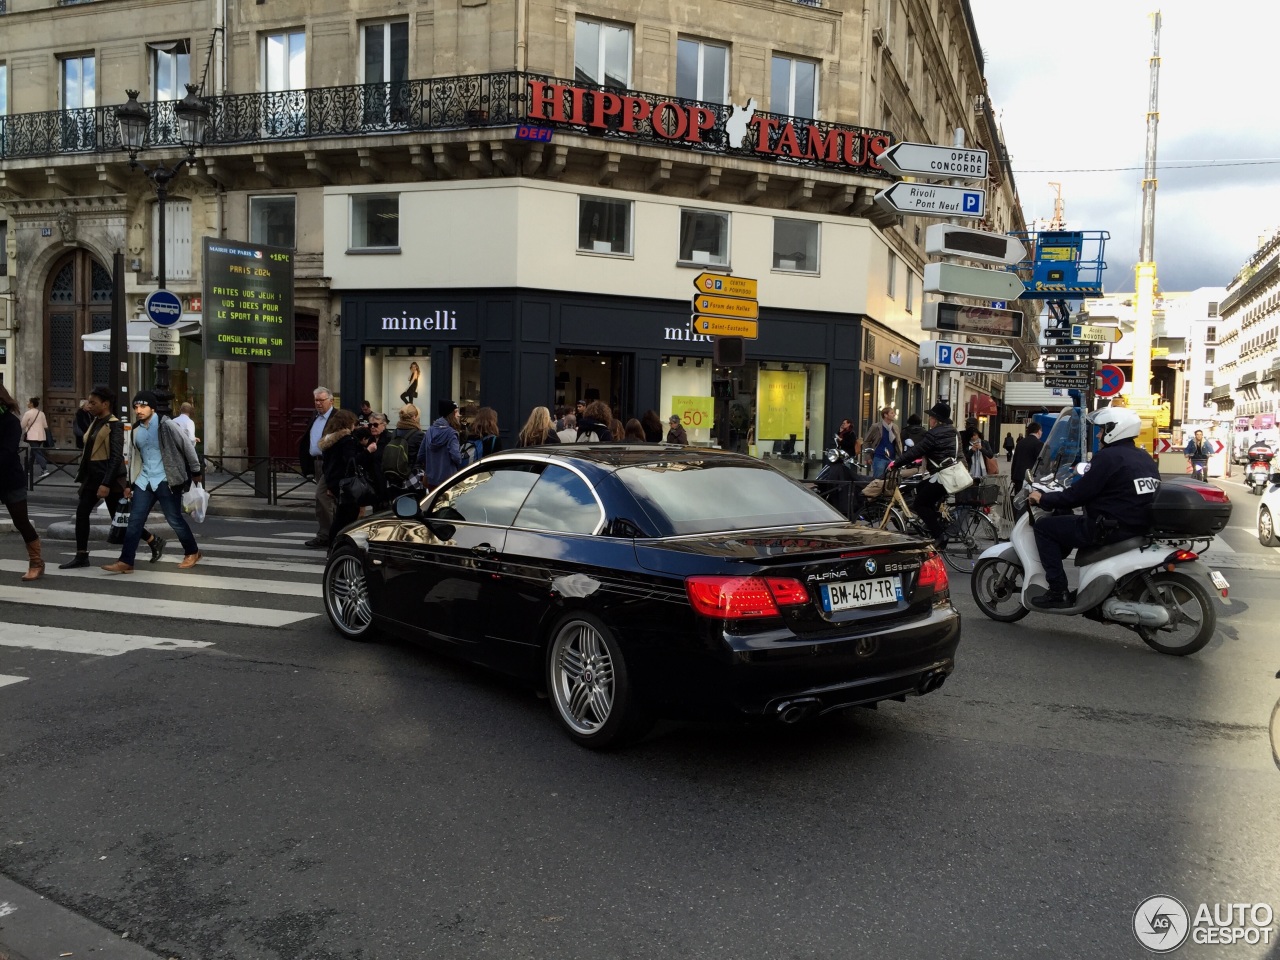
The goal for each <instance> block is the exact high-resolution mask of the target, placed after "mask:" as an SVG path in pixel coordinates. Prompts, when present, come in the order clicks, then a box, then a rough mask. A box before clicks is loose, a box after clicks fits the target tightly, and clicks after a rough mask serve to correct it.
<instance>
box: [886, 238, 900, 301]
mask: <svg viewBox="0 0 1280 960" xmlns="http://www.w3.org/2000/svg"><path fill="white" fill-rule="evenodd" d="M887 270H888V279H887V282H886V283H885V293H887V294H888V295H889V299H890V300H892V299H893V298H894V297H896V296H897V295H898V258H897V256H896V255H895V254H894V252H893V251H892V250H890V251H889V265H888V267H887Z"/></svg>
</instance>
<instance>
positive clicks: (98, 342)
mask: <svg viewBox="0 0 1280 960" xmlns="http://www.w3.org/2000/svg"><path fill="white" fill-rule="evenodd" d="M155 326H156V325H155V324H154V323H152V322H151V321H150V320H130V321H129V326H128V337H129V352H130V353H150V352H151V331H152V330H154V329H155ZM177 328H178V333H179V335H181V336H183V337H197V336H199V335H200V314H198V313H184V314H183V315H182V319H181V320H179V321H178V323H177ZM80 339H81V340H82V341H84V352H85V353H110V352H111V331H110V330H99V331H98V332H97V333H86V334H83V335H82V336H81V337H80Z"/></svg>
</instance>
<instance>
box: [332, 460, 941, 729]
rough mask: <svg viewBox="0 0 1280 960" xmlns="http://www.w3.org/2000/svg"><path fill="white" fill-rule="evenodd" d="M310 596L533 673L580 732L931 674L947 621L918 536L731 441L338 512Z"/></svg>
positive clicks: (344, 622) (357, 620) (340, 614)
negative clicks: (359, 514)
mask: <svg viewBox="0 0 1280 960" xmlns="http://www.w3.org/2000/svg"><path fill="white" fill-rule="evenodd" d="M324 605H325V610H326V612H327V613H328V615H329V619H330V620H331V621H332V623H333V625H334V626H335V627H336V628H337V629H338V630H339V631H340V632H341V633H342V634H344V635H345V636H347V637H349V638H351V639H353V640H365V639H370V638H372V637H373V636H374V635H375V634H376V633H377V632H378V631H385V632H387V633H390V634H395V635H397V636H401V637H405V638H408V639H412V640H418V641H423V642H425V643H427V644H429V645H431V646H432V647H434V648H436V649H439V650H443V651H445V652H448V653H449V654H451V655H453V656H457V657H461V658H463V659H466V660H469V661H473V662H475V663H479V664H483V665H486V666H488V667H491V668H493V669H495V670H499V671H502V672H504V673H507V674H511V675H514V676H517V677H520V678H523V679H524V680H526V681H528V682H530V683H533V684H535V685H537V686H538V687H540V688H544V689H545V690H546V692H547V694H548V696H549V698H550V700H551V703H552V704H553V706H554V708H555V715H556V717H557V719H558V720H559V721H560V723H561V724H562V725H563V726H564V728H565V730H566V731H568V733H569V735H570V736H571V737H572V738H574V739H575V740H577V741H578V742H579V743H582V744H584V745H585V746H588V747H605V746H609V745H611V744H616V743H619V742H623V741H625V740H626V739H628V738H630V737H632V736H635V735H637V734H638V733H640V732H641V731H642V730H643V729H644V727H645V725H646V723H647V721H648V720H649V719H650V718H652V717H654V716H659V715H660V716H667V717H676V718H699V717H703V718H705V717H714V716H724V715H726V714H728V715H735V714H736V715H745V716H755V717H766V718H773V719H777V720H780V721H782V722H786V723H795V722H797V721H800V720H803V719H805V718H807V717H810V716H816V715H818V714H821V713H826V712H828V711H831V710H835V709H838V708H841V707H848V706H854V705H857V704H870V703H876V702H878V701H881V700H887V699H898V700H903V699H905V698H906V697H907V696H908V695H910V694H924V693H929V692H930V691H932V690H935V689H937V688H938V687H940V686H941V685H942V683H943V681H944V680H945V679H946V678H947V676H948V675H949V674H950V673H951V671H952V669H953V667H954V660H953V657H954V655H955V651H956V645H957V643H958V642H959V640H960V617H959V614H958V613H957V612H956V610H955V608H954V607H952V605H951V601H950V597H949V593H948V586H947V572H946V568H945V567H944V566H943V563H942V559H941V558H940V557H939V556H938V555H937V554H936V553H935V552H934V550H933V547H932V546H931V545H930V544H928V543H926V542H924V541H921V540H920V539H918V538H915V537H912V536H908V535H904V534H898V533H892V532H885V531H879V530H872V529H870V528H867V527H861V526H855V525H852V524H850V523H849V521H848V520H846V519H845V517H843V516H842V515H841V514H840V513H839V512H837V511H836V510H835V509H833V508H832V507H831V506H829V505H828V504H827V503H826V502H825V501H823V500H822V499H821V498H820V497H818V496H817V495H816V494H814V493H812V492H811V491H810V490H809V489H808V488H806V487H805V486H803V485H802V484H799V483H797V482H795V481H793V480H791V479H789V478H787V477H786V476H784V475H783V474H781V473H779V472H778V471H776V470H774V469H773V468H772V467H771V466H769V465H768V464H767V463H764V462H761V461H758V460H754V459H751V458H750V457H746V456H741V455H739V454H733V453H726V452H722V451H719V450H709V449H701V448H693V447H677V446H668V445H654V444H636V445H624V444H598V445H569V444H565V445H562V446H545V447H534V448H526V449H521V450H512V451H508V452H504V453H499V454H496V455H491V456H488V457H485V458H484V459H483V460H482V461H480V462H479V463H475V464H472V465H471V466H469V467H466V468H464V469H463V470H461V471H460V472H458V473H457V474H455V475H454V476H453V477H451V478H450V479H449V480H447V481H445V482H444V483H443V484H441V485H440V486H439V487H438V488H436V489H435V490H434V491H432V492H431V493H430V494H429V495H427V496H426V497H425V498H423V499H422V500H421V501H419V500H417V499H416V498H413V497H401V498H400V499H399V500H398V501H396V503H395V505H394V509H393V511H392V514H386V513H384V514H378V515H375V516H374V517H372V518H369V519H367V520H364V521H362V522H358V523H356V524H354V525H352V526H350V527H348V528H347V529H346V530H345V531H344V532H343V534H342V536H341V537H340V539H339V540H338V542H336V543H335V544H334V546H333V549H332V552H331V554H330V558H329V562H328V564H327V565H326V567H325V572H324Z"/></svg>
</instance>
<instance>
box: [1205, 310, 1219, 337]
mask: <svg viewBox="0 0 1280 960" xmlns="http://www.w3.org/2000/svg"><path fill="white" fill-rule="evenodd" d="M1216 306H1217V304H1214V307H1216ZM1210 316H1211V317H1212V316H1217V314H1216V312H1215V313H1211V314H1210ZM1204 342H1205V343H1217V342H1218V328H1217V327H1209V329H1207V330H1206V331H1205V332H1204Z"/></svg>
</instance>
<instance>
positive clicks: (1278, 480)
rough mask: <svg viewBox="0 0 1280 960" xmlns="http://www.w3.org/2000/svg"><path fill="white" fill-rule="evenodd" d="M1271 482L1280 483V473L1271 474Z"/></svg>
mask: <svg viewBox="0 0 1280 960" xmlns="http://www.w3.org/2000/svg"><path fill="white" fill-rule="evenodd" d="M1271 482H1272V483H1280V473H1273V474H1272V475H1271Z"/></svg>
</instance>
